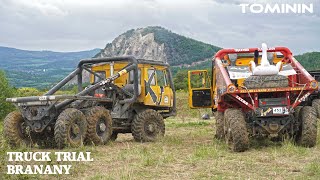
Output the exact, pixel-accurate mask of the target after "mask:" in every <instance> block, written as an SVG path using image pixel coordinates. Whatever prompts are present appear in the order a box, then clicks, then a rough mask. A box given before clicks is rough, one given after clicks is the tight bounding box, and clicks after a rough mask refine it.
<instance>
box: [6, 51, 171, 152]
mask: <svg viewBox="0 0 320 180" xmlns="http://www.w3.org/2000/svg"><path fill="white" fill-rule="evenodd" d="M84 71H85V72H86V73H87V74H89V79H90V82H89V85H88V84H87V86H85V83H84V81H83V79H84V78H83V74H85V73H83V72H84ZM74 78H76V79H77V86H78V93H77V94H75V95H54V93H55V92H57V91H58V90H59V89H61V88H62V87H63V86H64V85H66V84H67V83H68V82H70V81H71V80H72V79H74ZM7 101H8V102H12V103H14V104H15V105H16V106H17V107H18V109H19V111H14V112H12V113H10V114H8V115H7V117H6V118H5V120H4V135H5V137H6V139H7V140H8V142H9V144H10V145H11V146H20V145H21V144H27V145H34V144H38V145H39V146H45V147H48V146H54V147H58V148H63V147H65V146H72V147H77V146H80V145H81V144H82V143H83V142H84V143H89V144H105V143H107V142H108V141H109V140H115V139H116V138H117V134H118V133H132V135H133V137H134V139H135V140H136V141H139V142H146V141H155V140H157V139H158V138H159V137H161V136H163V135H164V133H165V124H164V119H165V118H167V117H169V116H174V115H175V114H176V99H175V89H174V86H173V82H172V76H171V72H170V66H169V65H168V64H167V63H162V62H159V61H152V60H143V59H135V58H134V57H131V56H125V57H113V58H92V59H85V60H81V61H80V62H79V64H78V67H77V68H76V69H75V70H74V71H73V72H72V73H71V74H69V75H68V76H67V77H66V78H64V79H63V80H62V81H61V82H59V83H58V84H57V85H55V86H54V87H53V88H51V89H50V90H49V91H48V92H47V93H46V94H44V95H43V96H34V97H18V98H8V99H7Z"/></svg>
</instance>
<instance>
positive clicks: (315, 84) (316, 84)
mask: <svg viewBox="0 0 320 180" xmlns="http://www.w3.org/2000/svg"><path fill="white" fill-rule="evenodd" d="M310 87H311V88H312V89H317V88H318V82H317V81H311V83H310Z"/></svg>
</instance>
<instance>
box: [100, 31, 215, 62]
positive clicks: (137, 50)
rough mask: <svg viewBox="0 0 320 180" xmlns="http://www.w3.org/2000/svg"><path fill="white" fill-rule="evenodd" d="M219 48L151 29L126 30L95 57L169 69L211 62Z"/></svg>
mask: <svg viewBox="0 0 320 180" xmlns="http://www.w3.org/2000/svg"><path fill="white" fill-rule="evenodd" d="M219 49H220V48H219V47H216V46H213V45H210V44H206V43H203V42H200V41H197V40H194V39H191V38H187V37H184V36H181V35H179V34H176V33H173V32H171V31H169V30H167V29H164V28H162V27H157V26H155V27H154V26H152V27H146V28H139V29H132V30H129V31H127V32H125V33H123V34H121V35H119V36H118V37H117V38H115V39H114V40H113V41H112V43H108V44H107V45H106V47H105V48H104V49H103V50H101V52H100V53H98V54H97V55H96V57H112V56H120V55H133V56H135V57H137V58H143V59H153V60H158V61H164V62H168V63H169V64H170V65H172V66H181V65H184V64H185V65H191V64H192V63H194V62H200V61H205V60H207V59H208V58H211V57H212V56H213V55H214V54H215V53H216V52H217V51H218V50H219Z"/></svg>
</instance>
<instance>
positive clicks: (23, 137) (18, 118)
mask: <svg viewBox="0 0 320 180" xmlns="http://www.w3.org/2000/svg"><path fill="white" fill-rule="evenodd" d="M24 128H25V127H24V120H23V117H22V115H21V113H20V112H19V111H13V112H11V113H9V114H8V115H7V116H6V117H5V119H4V130H3V131H4V137H5V139H6V140H7V142H8V144H9V145H10V146H11V147H20V146H31V145H32V140H31V137H30V135H27V134H26V132H25V131H24Z"/></svg>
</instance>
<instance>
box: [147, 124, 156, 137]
mask: <svg viewBox="0 0 320 180" xmlns="http://www.w3.org/2000/svg"><path fill="white" fill-rule="evenodd" d="M157 127H158V125H157V124H156V123H155V122H150V121H148V122H146V123H145V125H144V131H145V133H146V135H147V136H150V137H155V136H156V135H157V134H158V131H157Z"/></svg>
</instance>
